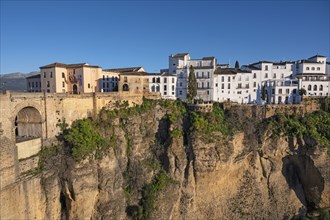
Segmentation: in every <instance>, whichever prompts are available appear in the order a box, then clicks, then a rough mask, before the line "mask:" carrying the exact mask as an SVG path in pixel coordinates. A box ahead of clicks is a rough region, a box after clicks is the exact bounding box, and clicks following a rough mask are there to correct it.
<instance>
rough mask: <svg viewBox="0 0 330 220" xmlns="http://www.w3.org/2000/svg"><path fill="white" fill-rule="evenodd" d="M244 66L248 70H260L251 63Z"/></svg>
mask: <svg viewBox="0 0 330 220" xmlns="http://www.w3.org/2000/svg"><path fill="white" fill-rule="evenodd" d="M245 67H247V68H249V69H250V70H261V69H260V68H258V67H255V66H252V65H246V66H245Z"/></svg>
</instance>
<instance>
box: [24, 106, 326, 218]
mask: <svg viewBox="0 0 330 220" xmlns="http://www.w3.org/2000/svg"><path fill="white" fill-rule="evenodd" d="M319 114H320V116H319V115H317V116H311V117H312V118H309V119H310V120H311V119H313V120H314V119H315V118H317V117H321V118H322V120H323V122H322V123H323V125H322V126H323V127H322V126H321V127H322V128H321V129H319V127H320V126H319V127H317V128H315V129H316V131H315V132H316V133H317V134H318V135H316V134H315V132H314V133H311V132H310V131H309V130H308V128H310V129H311V130H312V127H311V126H312V125H311V124H309V125H305V124H306V123H307V122H306V121H304V119H303V118H300V119H299V120H300V121H299V120H298V119H297V120H298V122H299V125H296V124H294V123H296V122H292V121H290V120H291V118H286V117H285V116H281V117H275V118H271V119H267V120H255V119H251V118H247V117H244V115H242V114H240V113H239V112H237V111H236V112H224V111H223V110H222V109H221V108H219V107H215V108H214V109H213V112H212V113H196V112H192V111H190V110H189V109H188V108H187V107H185V106H184V104H183V103H181V102H178V101H177V102H170V101H163V102H156V101H147V102H145V103H144V104H143V105H142V106H137V107H135V108H131V109H122V110H115V111H108V110H103V111H101V112H100V114H99V117H98V118H97V119H94V120H88V121H89V123H87V124H86V123H81V124H79V123H77V124H73V125H72V127H73V128H71V129H63V133H62V134H61V135H59V140H60V141H59V145H57V146H53V147H50V148H46V149H44V150H43V151H42V152H41V153H40V164H39V170H40V172H39V173H38V174H37V175H36V176H34V177H32V179H33V180H30V181H31V184H34V185H36V187H37V188H38V196H34V199H35V201H30V202H32V203H33V202H34V203H35V204H38V205H36V207H37V208H36V209H38V212H36V214H35V215H34V216H35V217H37V218H46V219H292V218H296V219H298V218H302V217H303V216H305V215H306V214H307V215H308V216H312V215H314V216H319V217H320V218H326V217H327V216H328V217H329V212H328V211H327V208H328V207H329V206H330V196H329V195H330V170H329V167H330V157H329V154H328V149H329V148H327V146H328V144H329V139H328V137H329V133H327V132H328V131H329V130H326V133H324V128H329V127H330V121H329V120H324V118H329V113H325V112H322V113H319ZM315 120H316V119H315ZM85 121H86V120H85ZM304 123H305V124H304ZM88 126H91V127H92V128H93V129H91V130H89V127H88ZM303 126H305V127H303ZM74 129H76V130H74ZM94 131H95V134H94ZM76 132H78V133H76ZM79 132H80V133H79ZM84 132H86V133H84ZM322 132H323V133H322ZM80 134H82V135H80ZM88 134H91V135H88ZM87 136H92V138H86V137H87ZM72 137H76V138H75V139H74V138H72ZM91 144H92V145H91ZM85 146H89V147H85ZM29 187H32V186H29ZM320 210H321V211H320ZM25 216H26V215H25ZM30 216H31V215H30Z"/></svg>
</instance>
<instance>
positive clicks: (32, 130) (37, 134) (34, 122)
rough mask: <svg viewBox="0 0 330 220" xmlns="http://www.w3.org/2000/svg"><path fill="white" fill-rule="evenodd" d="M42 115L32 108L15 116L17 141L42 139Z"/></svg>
mask: <svg viewBox="0 0 330 220" xmlns="http://www.w3.org/2000/svg"><path fill="white" fill-rule="evenodd" d="M42 122H43V120H42V115H41V114H40V112H39V111H38V110H37V109H36V108H34V107H31V106H27V107H24V108H22V109H21V110H19V111H18V112H17V114H16V116H15V122H14V123H15V136H16V140H18V139H22V138H23V139H24V138H41V137H42Z"/></svg>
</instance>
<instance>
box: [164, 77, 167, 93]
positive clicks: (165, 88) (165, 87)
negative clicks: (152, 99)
mask: <svg viewBox="0 0 330 220" xmlns="http://www.w3.org/2000/svg"><path fill="white" fill-rule="evenodd" d="M165 79H166V78H165ZM166 90H167V86H166V85H164V91H166Z"/></svg>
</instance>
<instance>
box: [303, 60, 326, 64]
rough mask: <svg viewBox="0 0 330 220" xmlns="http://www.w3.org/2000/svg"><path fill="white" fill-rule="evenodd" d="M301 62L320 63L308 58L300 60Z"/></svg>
mask: <svg viewBox="0 0 330 220" xmlns="http://www.w3.org/2000/svg"><path fill="white" fill-rule="evenodd" d="M300 62H301V63H318V64H321V63H319V62H316V61H310V60H300Z"/></svg>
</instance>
